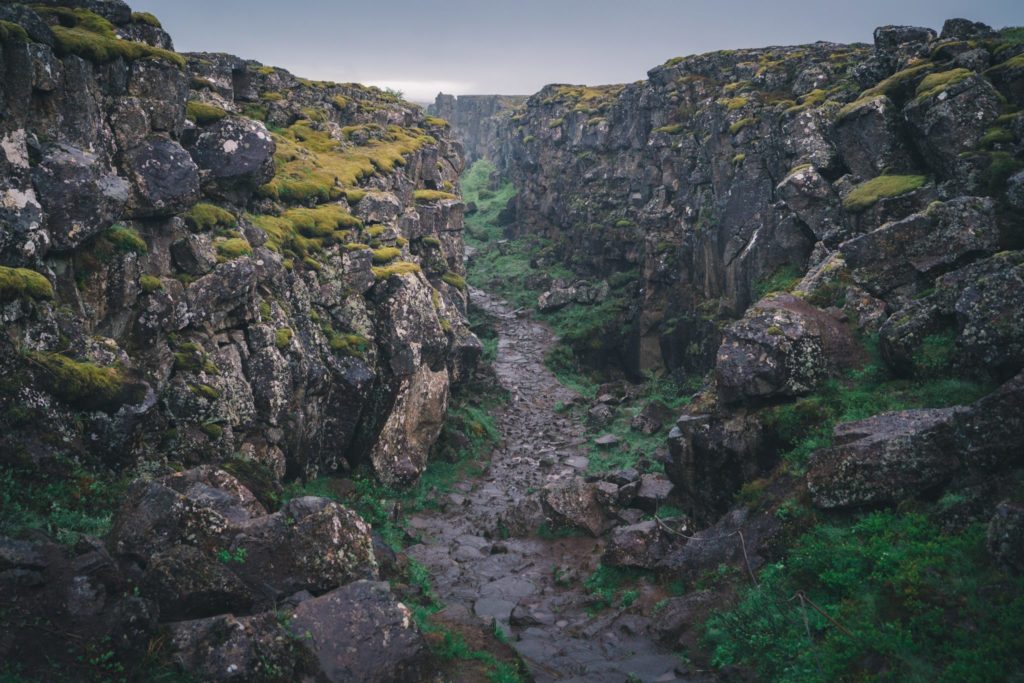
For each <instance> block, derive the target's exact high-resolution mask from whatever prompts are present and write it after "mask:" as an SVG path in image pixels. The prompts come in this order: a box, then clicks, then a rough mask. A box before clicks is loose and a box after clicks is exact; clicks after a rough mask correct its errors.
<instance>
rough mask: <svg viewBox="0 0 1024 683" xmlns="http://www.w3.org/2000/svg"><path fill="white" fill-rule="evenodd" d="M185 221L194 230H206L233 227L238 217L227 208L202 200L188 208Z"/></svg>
mask: <svg viewBox="0 0 1024 683" xmlns="http://www.w3.org/2000/svg"><path fill="white" fill-rule="evenodd" d="M185 222H186V223H187V224H188V226H189V228H191V229H192V230H194V231H196V232H205V231H208V230H213V229H215V228H233V227H235V224H236V223H237V222H238V219H236V218H235V214H233V213H231V212H230V211H228V210H227V209H222V208H220V207H219V206H215V205H214V204H206V203H203V202H200V203H199V204H196V205H195V206H193V207H192V208H191V209H189V210H188V213H186V214H185Z"/></svg>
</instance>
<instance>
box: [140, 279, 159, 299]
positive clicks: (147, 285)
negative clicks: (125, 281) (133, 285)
mask: <svg viewBox="0 0 1024 683" xmlns="http://www.w3.org/2000/svg"><path fill="white" fill-rule="evenodd" d="M139 286H140V287H142V291H143V292H145V293H146V294H152V293H153V292H159V291H160V290H162V289H163V288H164V283H163V282H162V281H161V280H160V278H158V277H156V276H154V275H143V276H142V277H140V278H139Z"/></svg>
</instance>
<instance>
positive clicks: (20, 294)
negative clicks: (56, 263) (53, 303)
mask: <svg viewBox="0 0 1024 683" xmlns="http://www.w3.org/2000/svg"><path fill="white" fill-rule="evenodd" d="M52 298H53V285H51V284H50V281H49V280H47V279H46V277H45V276H43V275H42V274H41V273H37V272H36V271H34V270H30V269H28V268H8V267H6V266H0V300H4V301H6V300H9V299H52Z"/></svg>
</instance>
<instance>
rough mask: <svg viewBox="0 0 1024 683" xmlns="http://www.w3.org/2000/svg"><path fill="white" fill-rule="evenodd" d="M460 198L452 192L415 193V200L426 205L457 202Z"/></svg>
mask: <svg viewBox="0 0 1024 683" xmlns="http://www.w3.org/2000/svg"><path fill="white" fill-rule="evenodd" d="M458 198H459V197H458V195H454V194H452V193H451V192H442V191H441V190H416V191H415V192H413V199H415V200H416V201H417V202H424V203H425V202H439V201H447V200H457V199H458Z"/></svg>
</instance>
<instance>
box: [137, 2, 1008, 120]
mask: <svg viewBox="0 0 1024 683" xmlns="http://www.w3.org/2000/svg"><path fill="white" fill-rule="evenodd" d="M129 3H130V4H131V5H132V7H133V9H136V10H145V11H149V12H153V13H154V14H156V15H157V16H158V17H159V18H160V20H161V21H162V22H163V25H164V28H166V29H167V30H168V31H169V32H170V33H171V35H172V37H173V38H174V43H175V47H176V48H177V49H178V50H180V51H183V52H188V51H200V50H206V51H214V52H230V53H233V54H236V55H239V56H241V57H245V58H248V59H258V60H259V61H261V62H263V63H264V64H272V65H275V66H282V67H284V68H286V69H288V70H289V71H292V72H293V73H295V74H297V75H299V76H304V77H306V78H312V79H322V80H333V81H342V82H345V81H356V82H361V83H368V84H374V85H380V86H382V87H392V88H396V89H398V90H402V91H403V92H404V93H405V95H406V97H407V98H408V99H411V100H415V101H427V100H433V98H434V95H435V94H437V92H438V91H439V90H443V91H445V92H450V93H455V94H464V93H480V94H484V93H488V94H489V93H501V94H510V95H511V94H531V93H534V92H536V91H537V90H539V89H540V88H541V87H542V86H543V85H545V84H547V83H589V84H603V83H624V82H629V81H635V80H639V79H642V78H644V77H645V75H646V72H647V70H648V69H649V68H651V67H652V66H655V65H657V64H661V63H662V62H664V61H665V60H667V59H669V58H670V57H675V56H677V55H687V54H693V53H698V52H707V51H710V50H721V49H727V48H740V47H762V46H765V45H791V44H797V43H808V42H814V41H816V40H831V41H835V42H857V41H860V42H870V41H871V32H872V30H873V29H874V27H875V26H880V25H882V24H913V25H917V26H931V27H933V28H935V29H936V30H938V29H939V28H941V26H942V22H943V20H945V19H947V18H949V17H967V18H970V19H973V20H975V21H984V22H986V23H988V24H991V25H993V26H995V27H996V28H1001V27H1003V26H1016V25H1024V1H1022V0H853V1H852V2H851V1H843V2H834V1H833V2H820V1H819V2H814V1H813V0H748V1H743V2H740V1H735V0H717V1H706V0H502V2H490V1H488V0H443V1H440V2H438V1H435V2H424V0H377V1H376V2H374V0H359V2H352V1H351V0H341V1H338V0H335V1H330V0H292V1H291V2H289V1H287V0H129Z"/></svg>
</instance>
